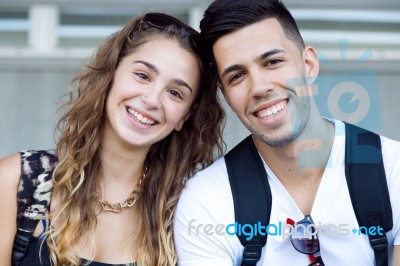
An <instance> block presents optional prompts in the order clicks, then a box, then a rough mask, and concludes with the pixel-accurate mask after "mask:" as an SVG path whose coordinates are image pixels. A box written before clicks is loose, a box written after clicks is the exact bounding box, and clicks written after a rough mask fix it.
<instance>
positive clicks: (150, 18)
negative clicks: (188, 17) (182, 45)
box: [142, 13, 202, 54]
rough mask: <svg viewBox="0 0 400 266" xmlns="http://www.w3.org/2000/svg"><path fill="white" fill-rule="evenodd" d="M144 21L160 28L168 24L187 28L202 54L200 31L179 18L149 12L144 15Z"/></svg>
mask: <svg viewBox="0 0 400 266" xmlns="http://www.w3.org/2000/svg"><path fill="white" fill-rule="evenodd" d="M142 21H143V22H145V23H147V24H148V25H150V26H151V27H153V28H156V29H159V30H165V29H166V28H167V27H168V26H172V25H174V26H177V27H178V28H183V29H185V30H187V31H188V32H189V33H190V41H191V42H192V44H193V47H194V48H195V49H196V52H197V53H199V54H202V50H201V49H200V47H201V42H200V33H198V32H197V31H196V30H195V29H193V28H192V27H190V26H189V25H187V24H185V23H183V22H182V21H180V20H179V19H177V18H175V17H172V16H170V15H167V14H164V13H147V14H145V15H144V16H143V19H142Z"/></svg>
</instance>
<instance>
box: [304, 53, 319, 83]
mask: <svg viewBox="0 0 400 266" xmlns="http://www.w3.org/2000/svg"><path fill="white" fill-rule="evenodd" d="M303 60H304V65H305V73H306V76H307V80H308V84H312V83H314V81H315V79H316V78H317V75H318V72H319V61H318V56H317V52H316V51H315V49H314V48H313V47H312V46H307V47H306V48H304V51H303Z"/></svg>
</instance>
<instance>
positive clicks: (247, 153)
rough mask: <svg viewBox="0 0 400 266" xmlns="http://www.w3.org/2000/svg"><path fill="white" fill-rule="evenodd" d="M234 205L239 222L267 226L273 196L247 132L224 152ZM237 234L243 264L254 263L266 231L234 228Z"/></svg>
mask: <svg viewBox="0 0 400 266" xmlns="http://www.w3.org/2000/svg"><path fill="white" fill-rule="evenodd" d="M225 163H226V167H227V170H228V175H229V182H230V185H231V190H232V196H233V203H234V208H235V221H236V222H237V223H238V224H241V225H244V224H250V225H255V224H257V225H259V224H258V223H259V222H260V223H261V225H263V226H267V225H268V223H269V219H270V215H271V204H272V196H271V189H270V187H269V183H268V177H267V173H266V171H265V168H264V165H263V162H262V160H261V158H260V155H259V154H258V151H257V148H256V147H255V145H254V143H253V139H252V136H251V135H250V136H248V137H247V138H246V139H244V140H243V141H242V142H241V143H239V144H238V145H237V146H236V147H235V148H233V149H232V150H231V151H230V152H228V153H227V154H226V155H225ZM236 235H237V236H238V238H239V240H240V242H241V243H242V245H243V246H244V251H243V259H242V266H247V265H255V264H256V263H257V262H258V261H259V260H260V257H261V250H262V247H263V246H264V245H265V243H266V241H267V234H265V235H260V234H255V235H254V237H253V238H252V239H250V240H246V238H248V236H246V235H244V234H241V233H240V230H237V233H236Z"/></svg>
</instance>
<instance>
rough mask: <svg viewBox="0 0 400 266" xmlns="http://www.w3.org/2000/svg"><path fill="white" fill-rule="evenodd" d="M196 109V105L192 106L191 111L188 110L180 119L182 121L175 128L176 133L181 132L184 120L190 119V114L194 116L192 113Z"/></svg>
mask: <svg viewBox="0 0 400 266" xmlns="http://www.w3.org/2000/svg"><path fill="white" fill-rule="evenodd" d="M197 107H198V104H195V105H193V107H192V109H190V111H189V112H187V114H186V115H185V116H184V117H182V119H181V120H180V121H179V122H178V124H176V126H175V130H176V131H181V130H182V127H183V124H184V123H185V121H186V120H188V119H189V118H190V116H191V115H192V114H194V112H195V110H196V109H197Z"/></svg>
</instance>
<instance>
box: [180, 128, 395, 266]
mask: <svg viewBox="0 0 400 266" xmlns="http://www.w3.org/2000/svg"><path fill="white" fill-rule="evenodd" d="M344 131H345V127H344V124H343V122H340V121H335V139H334V143H333V147H332V150H331V154H330V158H329V163H328V166H327V168H326V170H325V172H324V174H323V177H322V180H321V183H320V186H319V188H318V192H317V195H316V198H315V201H314V205H313V206H312V210H311V217H312V218H313V221H314V223H315V224H316V225H319V226H320V227H319V232H318V236H319V239H320V249H321V256H322V259H323V260H324V262H325V264H326V265H327V266H330V265H333V266H336V265H341V266H343V265H352V266H353V265H357V266H358V265H362V266H368V265H374V261H375V259H374V253H373V250H372V248H371V246H370V244H369V241H368V237H367V236H366V235H364V234H360V235H359V234H358V231H357V230H359V226H358V223H357V219H356V217H355V214H354V211H353V207H352V204H351V200H350V195H349V191H348V187H347V182H346V177H345V174H344V154H345V134H344ZM381 142H382V153H383V161H384V165H385V172H386V178H387V183H388V187H389V193H390V200H391V204H392V211H393V229H392V230H391V231H390V232H389V233H388V234H387V237H388V242H389V262H391V251H392V248H393V245H400V199H398V197H399V195H400V142H397V141H394V140H390V139H388V138H385V137H381ZM243 163H245V161H244V162H243ZM264 166H265V169H266V171H267V174H268V181H269V184H270V187H271V192H272V199H273V200H272V209H271V219H270V225H271V224H273V226H271V228H270V229H269V230H270V231H268V232H270V233H272V234H274V233H276V232H275V231H274V230H273V229H274V228H275V227H276V228H278V227H279V224H281V226H282V227H284V226H285V223H286V219H287V218H291V219H292V220H294V221H299V220H302V219H303V218H304V215H303V213H302V212H301V211H300V209H299V208H298V207H297V205H296V203H295V202H294V200H293V199H292V197H291V196H290V195H289V193H288V192H287V191H286V189H285V188H284V186H283V185H282V184H281V183H280V181H279V180H278V179H277V177H276V176H275V175H274V174H273V172H272V171H271V170H270V169H269V167H268V166H267V165H266V164H265V163H264ZM254 204H257V203H256V202H255V203H254ZM234 223H235V213H234V206H233V199H232V192H231V188H230V185H229V180H228V175H227V170H226V166H225V161H224V158H223V157H222V158H220V159H218V160H217V161H216V162H215V163H214V164H212V165H211V166H210V167H208V168H207V169H205V170H203V171H201V172H200V173H198V174H197V175H195V176H194V177H193V178H191V179H190V180H189V181H188V183H187V185H186V187H185V189H184V190H183V192H182V194H181V196H180V199H179V202H178V206H177V210H176V216H175V222H174V235H175V243H176V248H177V252H178V265H182V266H186V265H190V266H194V265H199V266H205V265H207V266H213V265H215V266H217V265H218V266H223V265H240V263H241V260H242V253H243V246H242V245H241V243H240V241H239V239H238V238H237V236H236V235H235V234H234V227H233V225H231V224H234ZM229 225H230V226H229ZM353 229H355V233H353V232H352V230H353ZM309 263H310V261H309V258H308V256H307V255H304V254H301V253H299V252H297V251H296V250H295V249H294V247H293V246H292V244H291V243H290V238H289V236H285V237H284V236H282V235H278V234H275V235H271V234H269V236H268V239H267V245H266V246H265V247H264V248H263V253H262V256H261V259H260V261H259V262H258V263H257V265H269V266H275V265H299V266H304V265H308V264H309ZM389 265H391V263H389Z"/></svg>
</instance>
